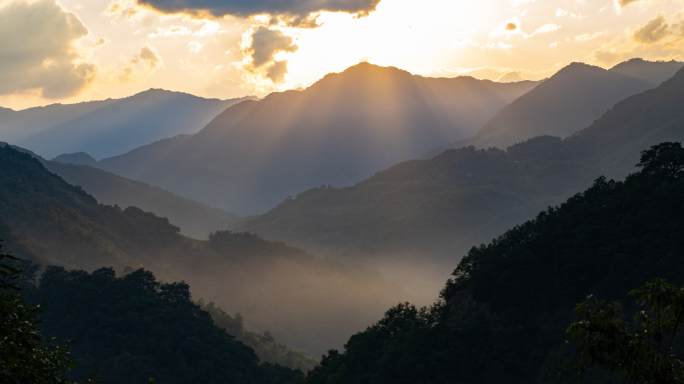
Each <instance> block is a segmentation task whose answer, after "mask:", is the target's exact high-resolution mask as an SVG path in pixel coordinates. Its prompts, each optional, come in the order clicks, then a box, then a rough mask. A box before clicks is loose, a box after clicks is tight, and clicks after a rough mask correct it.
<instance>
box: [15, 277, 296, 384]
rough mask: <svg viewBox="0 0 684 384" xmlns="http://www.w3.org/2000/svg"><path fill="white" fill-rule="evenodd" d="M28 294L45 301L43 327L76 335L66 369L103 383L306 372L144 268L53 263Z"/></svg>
mask: <svg viewBox="0 0 684 384" xmlns="http://www.w3.org/2000/svg"><path fill="white" fill-rule="evenodd" d="M22 295H23V296H25V297H26V298H27V299H28V300H29V301H33V302H34V303H40V302H46V303H47V304H46V305H44V306H43V308H44V312H43V313H42V316H43V317H44V321H43V322H42V323H41V329H42V331H44V332H45V333H46V334H48V335H51V336H52V337H55V336H56V337H60V338H61V339H62V340H70V339H74V338H75V339H76V341H75V342H74V344H73V351H72V354H71V358H72V359H74V360H75V361H76V362H77V365H76V367H75V368H74V369H72V370H71V371H70V372H68V373H67V374H68V375H69V376H71V377H73V378H74V379H83V378H85V377H88V376H89V375H90V374H91V373H94V372H97V373H96V376H95V377H96V378H97V379H99V380H100V381H99V382H100V383H102V384H118V383H131V384H135V383H139V384H146V383H149V378H154V379H155V380H156V382H158V383H169V384H171V383H179V384H181V383H216V382H221V383H245V384H247V383H249V384H252V383H255V384H256V383H264V384H266V383H273V384H277V383H282V384H286V383H289V384H294V383H296V382H298V381H299V380H300V379H301V377H302V376H303V373H302V372H301V371H295V370H292V369H289V368H285V367H283V366H280V365H272V364H261V365H259V359H258V358H257V355H255V354H254V351H253V350H252V349H251V348H249V347H247V346H245V345H244V344H242V343H240V342H239V341H237V340H235V338H234V337H233V336H231V335H229V334H228V333H226V332H225V331H224V330H223V329H221V328H219V327H218V326H216V325H215V324H214V322H213V321H212V319H211V316H210V314H209V313H208V312H206V311H204V310H202V309H201V308H200V306H199V305H197V304H195V303H193V302H192V301H191V297H190V291H189V286H188V285H187V284H185V283H184V282H174V283H167V284H162V283H160V282H158V281H157V280H156V278H155V276H154V275H153V274H152V273H151V272H149V271H145V270H143V269H139V270H137V271H132V272H130V273H128V274H126V275H125V276H122V277H116V276H115V271H114V269H112V268H100V269H97V270H95V271H93V272H92V273H87V272H85V271H82V270H73V271H67V270H65V269H64V268H62V267H57V266H48V267H47V269H46V270H45V271H44V272H43V274H42V276H41V278H40V285H39V286H38V287H35V286H28V287H24V289H23V290H22Z"/></svg>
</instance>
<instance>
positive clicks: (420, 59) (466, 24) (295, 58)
mask: <svg viewBox="0 0 684 384" xmlns="http://www.w3.org/2000/svg"><path fill="white" fill-rule="evenodd" d="M486 3H488V1H483V2H472V1H462V0H428V1H422V2H420V3H419V2H416V1H414V0H385V1H382V2H381V3H380V4H379V5H378V8H377V10H376V11H375V12H373V13H372V14H371V15H369V16H367V17H363V18H353V17H352V16H350V15H348V14H342V13H324V14H322V15H321V16H320V17H319V21H320V22H321V23H322V26H321V27H320V28H316V29H304V30H302V29H298V30H292V31H288V33H292V35H294V36H295V37H296V44H297V45H298V47H299V50H298V51H297V52H296V53H294V54H291V55H288V57H287V58H288V60H289V75H288V83H287V84H286V86H289V87H297V86H301V85H302V84H306V83H307V82H308V83H310V82H313V81H315V80H317V79H318V78H320V77H321V76H323V75H324V74H326V73H329V72H339V71H342V70H344V69H345V68H347V67H349V66H351V65H354V64H357V63H358V62H360V61H369V62H371V63H373V64H377V65H382V66H390V65H391V66H395V67H399V68H402V69H405V70H408V71H410V72H421V71H424V70H425V68H426V66H432V67H438V68H439V67H446V66H449V65H451V64H452V63H453V58H454V56H457V55H459V51H462V49H463V48H464V47H467V45H468V42H472V41H473V39H474V37H475V36H476V35H477V34H479V33H482V31H483V30H484V29H485V28H483V22H482V21H483V20H487V19H489V20H491V19H494V17H493V15H492V14H493V12H495V10H496V7H488V6H487V4H486ZM435 10H439V12H436V11H435ZM290 79H291V80H290ZM295 79H296V80H295Z"/></svg>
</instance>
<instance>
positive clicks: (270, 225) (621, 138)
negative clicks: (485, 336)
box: [239, 70, 684, 289]
mask: <svg viewBox="0 0 684 384" xmlns="http://www.w3.org/2000/svg"><path fill="white" fill-rule="evenodd" d="M682 105H684V70H679V71H678V72H677V73H676V74H675V75H674V76H673V77H672V78H671V79H669V80H667V81H665V82H664V83H662V84H661V85H660V86H658V87H657V88H655V89H652V90H648V91H645V92H642V93H640V94H638V95H634V96H631V97H629V98H627V99H625V100H622V101H620V102H619V103H617V104H616V105H615V106H613V108H611V110H610V111H608V112H607V113H606V114H604V115H603V116H602V117H601V118H599V119H598V120H596V121H595V122H594V123H593V124H591V125H590V126H588V127H586V128H585V129H583V130H581V131H580V132H578V133H576V134H575V135H573V136H570V137H568V138H565V139H561V138H559V137H551V136H539V137H536V138H532V139H529V140H527V141H524V142H522V143H518V144H516V145H513V146H510V147H508V148H507V149H506V150H505V151H504V150H500V149H498V148H489V149H487V150H484V149H481V150H476V149H475V148H474V147H466V148H461V149H451V150H447V151H445V152H443V153H441V154H440V155H438V156H436V157H434V158H432V159H428V160H412V161H408V162H404V163H400V164H397V165H395V166H393V167H391V168H389V169H387V170H385V171H382V172H378V173H377V174H376V175H374V176H373V177H371V178H369V179H367V180H364V181H362V182H360V183H357V184H355V185H354V186H352V187H347V188H328V187H325V188H316V189H311V190H308V191H305V192H302V193H300V194H299V195H297V196H296V197H295V198H293V199H287V200H285V201H283V202H281V203H280V204H279V205H278V206H277V207H275V208H274V209H272V210H270V211H269V212H267V213H265V214H264V215H261V216H255V217H248V218H246V219H245V220H244V221H243V222H242V223H241V224H240V226H239V228H240V229H241V230H249V231H254V232H258V233H261V234H264V235H265V236H267V237H269V238H274V239H280V240H283V241H287V242H288V243H291V244H294V245H298V246H302V247H305V248H307V249H312V250H315V251H316V252H317V253H320V254H331V255H336V256H337V257H341V258H350V259H363V260H378V259H383V258H384V259H389V260H397V259H404V260H405V263H407V264H408V265H410V266H411V268H409V275H408V278H412V277H411V276H412V275H411V274H410V271H411V270H415V268H417V267H418V266H421V268H425V266H426V265H428V264H429V262H430V261H433V262H435V260H441V261H440V262H439V264H438V265H441V266H442V267H441V268H442V271H444V270H443V266H444V265H445V263H449V262H451V263H453V262H455V261H457V260H458V258H459V257H460V256H461V255H463V254H465V252H466V251H467V250H468V249H469V248H470V247H472V246H473V245H477V244H480V243H484V242H486V241H488V240H490V239H492V238H493V237H494V236H496V234H497V233H501V232H503V231H504V230H505V229H506V228H510V227H512V226H514V225H516V224H519V223H522V222H524V220H526V219H529V218H531V217H533V216H534V214H535V213H536V212H538V211H540V210H542V209H544V208H545V207H547V206H552V205H555V204H558V203H560V202H562V201H563V200H564V199H566V198H567V197H569V196H571V195H572V194H574V193H576V192H577V191H581V190H582V189H584V188H586V187H588V186H589V185H590V184H591V181H592V180H594V179H595V178H597V177H599V176H601V175H605V176H607V177H618V178H619V177H624V176H625V175H626V174H627V173H628V172H629V171H631V170H632V169H633V166H634V164H636V163H637V162H638V159H639V152H640V151H641V149H643V148H645V147H648V146H650V145H654V144H657V143H658V142H661V141H681V140H684V129H683V127H684V109H682V108H681V106H682ZM437 270H439V267H437ZM442 273H443V272H442ZM413 278H416V276H413ZM425 278H426V280H428V281H429V280H432V281H435V279H434V277H432V276H426V277H425ZM435 289H436V287H435Z"/></svg>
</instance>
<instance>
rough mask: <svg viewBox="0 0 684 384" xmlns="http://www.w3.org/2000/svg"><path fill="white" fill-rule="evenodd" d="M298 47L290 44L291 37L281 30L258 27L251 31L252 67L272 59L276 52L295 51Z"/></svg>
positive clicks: (250, 50)
mask: <svg viewBox="0 0 684 384" xmlns="http://www.w3.org/2000/svg"><path fill="white" fill-rule="evenodd" d="M297 49H299V47H297V46H296V45H294V44H292V37H290V36H286V35H284V34H283V33H282V32H281V31H278V30H274V29H269V28H267V27H264V26H260V27H258V28H257V29H256V30H254V32H253V33H252V44H251V45H250V47H249V52H250V54H251V56H252V65H253V66H254V68H260V67H262V66H264V65H265V64H268V63H270V62H271V61H273V60H274V57H275V55H276V53H278V52H296V51H297Z"/></svg>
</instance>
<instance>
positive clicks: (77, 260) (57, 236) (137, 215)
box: [0, 146, 408, 356]
mask: <svg viewBox="0 0 684 384" xmlns="http://www.w3.org/2000/svg"><path fill="white" fill-rule="evenodd" d="M0 220H1V221H2V222H4V223H5V224H6V227H4V228H5V230H7V229H9V230H10V231H11V232H10V233H0V238H8V237H9V238H13V239H16V240H15V241H14V242H15V243H16V242H19V243H20V244H21V245H22V247H23V248H24V249H26V250H28V251H29V252H30V254H29V255H26V254H24V253H23V252H22V248H14V247H7V248H5V247H3V251H8V252H12V254H13V255H15V256H18V257H27V258H28V257H31V255H35V258H34V260H35V261H37V262H39V263H41V264H44V265H45V264H53V265H58V266H63V267H66V268H69V269H84V270H86V271H93V270H95V269H98V268H100V267H103V266H105V267H113V268H114V270H115V271H116V272H117V273H119V274H121V273H127V272H128V271H131V270H135V269H138V268H141V267H144V268H145V269H146V270H149V271H152V272H154V274H155V275H156V276H158V278H159V279H160V280H161V281H180V280H184V281H185V282H187V283H188V284H190V286H191V287H192V295H193V297H195V298H196V299H199V298H204V299H205V300H207V301H213V302H214V303H215V304H216V305H217V306H220V307H221V308H224V309H225V310H226V311H230V313H235V312H239V313H241V314H242V316H243V317H244V319H245V324H246V326H247V327H248V328H250V329H255V330H256V331H258V332H260V333H263V332H264V331H270V333H271V334H272V335H273V337H274V338H275V339H276V340H278V341H279V342H281V343H284V344H286V345H289V346H291V347H293V348H296V349H299V350H304V351H306V352H308V353H310V354H312V355H314V356H320V354H321V353H323V352H324V351H326V350H327V349H328V348H330V347H331V346H335V345H341V343H342V341H343V340H344V339H345V338H346V337H347V336H348V335H349V334H350V333H353V332H356V331H358V330H361V329H363V328H365V327H366V326H367V325H368V324H369V323H370V322H371V319H373V318H374V317H376V316H378V315H379V314H380V313H381V312H382V308H384V307H387V306H389V305H392V304H393V303H396V302H400V301H403V300H406V298H407V297H408V296H407V295H406V294H405V293H404V292H403V291H402V289H401V288H400V287H398V286H397V285H395V284H391V283H389V282H388V281H387V280H386V279H385V278H384V277H383V276H381V275H380V274H379V273H378V272H377V271H375V270H371V269H369V268H365V267H361V266H358V265H357V266H354V265H344V264H342V263H340V262H337V261H333V260H328V259H322V258H320V257H317V256H314V255H313V254H311V253H308V252H306V251H304V250H302V249H299V248H294V247H292V246H289V245H287V244H285V243H282V242H276V241H269V240H266V239H263V238H262V237H260V236H258V235H256V234H251V233H233V232H227V231H217V232H214V233H213V234H212V235H211V236H210V237H209V240H205V241H199V240H194V239H191V238H187V237H184V236H182V235H180V234H179V233H178V231H179V229H178V228H177V227H175V226H173V225H171V224H169V222H168V220H167V219H166V218H160V217H157V216H156V215H154V214H151V213H147V212H144V211H142V210H141V209H139V208H136V207H128V208H126V209H123V210H122V209H121V208H119V207H112V206H106V205H101V204H99V203H98V202H97V201H96V200H95V199H94V198H93V197H92V196H90V195H88V194H87V193H85V192H84V191H83V190H82V189H81V188H80V187H75V186H72V185H70V184H67V183H66V182H65V181H64V180H63V179H61V178H60V177H59V176H57V175H55V174H53V173H50V172H49V171H48V170H47V169H45V168H44V167H43V165H42V164H41V163H40V162H39V161H38V160H37V159H35V158H33V157H32V156H30V155H29V154H24V153H21V152H19V151H17V150H15V149H13V148H12V147H11V146H4V147H2V148H0ZM0 229H1V228H0Z"/></svg>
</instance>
